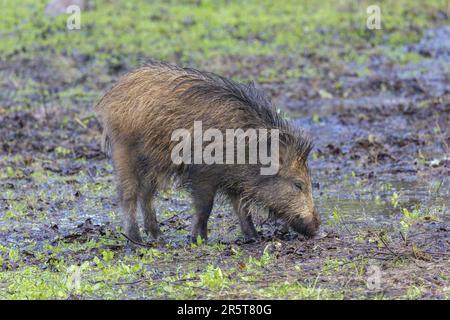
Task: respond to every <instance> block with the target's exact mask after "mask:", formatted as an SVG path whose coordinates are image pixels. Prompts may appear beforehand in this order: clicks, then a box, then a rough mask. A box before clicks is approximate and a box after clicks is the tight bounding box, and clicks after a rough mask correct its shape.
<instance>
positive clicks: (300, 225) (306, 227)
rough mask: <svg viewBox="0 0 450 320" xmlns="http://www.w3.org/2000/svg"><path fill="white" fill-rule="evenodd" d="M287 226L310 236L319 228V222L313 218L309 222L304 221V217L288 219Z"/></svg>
mask: <svg viewBox="0 0 450 320" xmlns="http://www.w3.org/2000/svg"><path fill="white" fill-rule="evenodd" d="M289 226H290V227H291V228H292V229H293V230H294V231H295V232H298V233H300V234H302V235H304V236H305V237H307V238H312V237H314V236H315V235H316V233H317V230H318V229H319V224H318V223H316V222H315V221H314V219H313V221H311V222H305V221H304V219H295V220H291V221H289Z"/></svg>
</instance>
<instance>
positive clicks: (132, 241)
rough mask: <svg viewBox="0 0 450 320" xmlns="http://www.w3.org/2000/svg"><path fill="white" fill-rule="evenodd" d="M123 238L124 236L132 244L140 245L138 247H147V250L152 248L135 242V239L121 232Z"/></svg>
mask: <svg viewBox="0 0 450 320" xmlns="http://www.w3.org/2000/svg"><path fill="white" fill-rule="evenodd" d="M120 234H121V235H122V236H124V237H125V238H126V239H127V240H128V241H130V242H131V243H134V244H136V245H138V246H141V247H145V248H151V247H152V246H149V245H148V244H145V243H142V242H138V241H135V240H133V239H131V238H130V237H128V236H127V235H126V234H125V233H123V232H121V233H120Z"/></svg>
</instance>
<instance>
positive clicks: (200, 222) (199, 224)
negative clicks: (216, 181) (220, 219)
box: [191, 186, 216, 242]
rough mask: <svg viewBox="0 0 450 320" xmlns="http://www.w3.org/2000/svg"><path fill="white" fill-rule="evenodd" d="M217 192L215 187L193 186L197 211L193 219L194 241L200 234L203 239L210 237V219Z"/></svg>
mask: <svg viewBox="0 0 450 320" xmlns="http://www.w3.org/2000/svg"><path fill="white" fill-rule="evenodd" d="M215 194H216V191H215V189H214V188H208V187H204V188H196V187H195V186H194V187H193V190H192V200H193V205H194V210H195V213H194V216H193V219H192V230H191V241H192V242H196V241H197V238H198V236H200V237H201V238H202V239H203V240H207V238H208V219H209V215H210V213H211V210H212V207H213V204H214V196H215Z"/></svg>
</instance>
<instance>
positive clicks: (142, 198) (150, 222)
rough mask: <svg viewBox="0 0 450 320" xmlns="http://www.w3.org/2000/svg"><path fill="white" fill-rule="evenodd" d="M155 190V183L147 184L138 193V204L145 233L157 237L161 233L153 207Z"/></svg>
mask: <svg viewBox="0 0 450 320" xmlns="http://www.w3.org/2000/svg"><path fill="white" fill-rule="evenodd" d="M155 192H156V184H151V185H148V186H146V187H145V188H144V191H143V192H142V193H141V194H140V195H139V204H140V207H141V210H142V215H143V218H144V230H145V232H146V233H147V234H149V235H151V236H152V237H153V238H154V239H157V238H158V237H159V236H160V235H161V231H160V230H159V227H158V221H157V220H156V212H155V208H154V207H153V200H154V195H155Z"/></svg>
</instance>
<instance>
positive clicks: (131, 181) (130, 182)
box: [113, 144, 142, 242]
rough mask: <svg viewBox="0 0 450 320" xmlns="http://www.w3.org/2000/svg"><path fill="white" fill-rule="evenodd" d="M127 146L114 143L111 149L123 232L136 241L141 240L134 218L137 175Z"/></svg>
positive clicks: (134, 163)
mask: <svg viewBox="0 0 450 320" xmlns="http://www.w3.org/2000/svg"><path fill="white" fill-rule="evenodd" d="M132 154H133V153H132V152H130V150H129V148H128V147H126V146H124V145H121V144H116V145H114V149H113V159H114V166H115V169H116V175H117V180H118V181H117V189H118V194H119V202H120V205H121V207H122V212H123V220H124V229H125V230H124V231H125V234H126V235H127V236H128V237H129V238H130V239H131V240H132V241H136V242H142V240H141V235H140V233H139V225H138V223H137V218H136V210H137V194H138V187H139V182H138V177H137V172H136V162H135V160H134V159H133V158H132Z"/></svg>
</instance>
